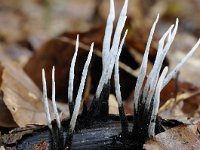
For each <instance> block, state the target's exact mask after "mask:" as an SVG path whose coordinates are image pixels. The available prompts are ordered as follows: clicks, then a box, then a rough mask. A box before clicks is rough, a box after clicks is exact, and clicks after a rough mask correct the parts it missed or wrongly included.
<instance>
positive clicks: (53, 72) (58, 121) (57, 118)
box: [52, 66, 61, 129]
mask: <svg viewBox="0 0 200 150" xmlns="http://www.w3.org/2000/svg"><path fill="white" fill-rule="evenodd" d="M55 91H56V88H55V67H54V66H53V68H52V105H53V112H54V115H55V118H56V123H57V126H58V128H59V129H60V128H61V124H60V117H59V114H58V109H57V105H56V98H55V97H56V96H55V93H56V92H55Z"/></svg>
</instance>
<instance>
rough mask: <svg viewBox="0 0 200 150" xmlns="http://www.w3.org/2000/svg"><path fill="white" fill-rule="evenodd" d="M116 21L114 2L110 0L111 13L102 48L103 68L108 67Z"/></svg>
mask: <svg viewBox="0 0 200 150" xmlns="http://www.w3.org/2000/svg"><path fill="white" fill-rule="evenodd" d="M114 19H115V8H114V1H113V0H110V12H109V15H108V18H107V24H106V29H105V35H104V39H103V48H102V59H103V60H102V63H103V64H102V65H103V68H105V67H106V61H107V57H108V55H109V51H110V44H111V37H112V32H113V22H114Z"/></svg>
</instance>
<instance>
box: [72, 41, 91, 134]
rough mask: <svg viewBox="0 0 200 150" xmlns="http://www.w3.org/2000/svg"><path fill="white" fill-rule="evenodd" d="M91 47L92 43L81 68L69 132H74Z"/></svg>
mask: <svg viewBox="0 0 200 150" xmlns="http://www.w3.org/2000/svg"><path fill="white" fill-rule="evenodd" d="M93 47H94V43H92V44H91V47H90V52H89V54H88V57H87V60H86V62H85V65H84V68H83V72H82V77H81V83H80V86H79V89H78V94H77V97H76V100H75V107H74V111H73V114H72V118H71V120H70V125H69V127H70V128H69V130H70V132H73V131H74V128H75V125H76V120H77V116H78V114H79V109H80V105H81V100H82V95H83V90H84V87H85V81H86V76H87V72H88V68H89V64H90V61H91V58H92V52H93Z"/></svg>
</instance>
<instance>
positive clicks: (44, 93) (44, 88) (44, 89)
mask: <svg viewBox="0 0 200 150" xmlns="http://www.w3.org/2000/svg"><path fill="white" fill-rule="evenodd" d="M42 85H43V106H44V111H45V114H46V119H47V125H48V127H49V129H50V130H52V125H51V116H50V112H49V104H48V97H47V85H46V78H45V70H44V68H43V69H42Z"/></svg>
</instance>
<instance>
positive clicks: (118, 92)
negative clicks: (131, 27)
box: [114, 30, 128, 106]
mask: <svg viewBox="0 0 200 150" xmlns="http://www.w3.org/2000/svg"><path fill="white" fill-rule="evenodd" d="M127 33H128V30H126V31H125V33H124V36H123V38H122V41H121V43H120V46H119V50H118V54H117V58H116V61H115V73H114V80H115V94H116V98H117V102H118V105H119V106H122V96H121V90H120V83H119V56H120V54H121V51H122V47H123V45H124V42H125V38H126V35H127Z"/></svg>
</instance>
